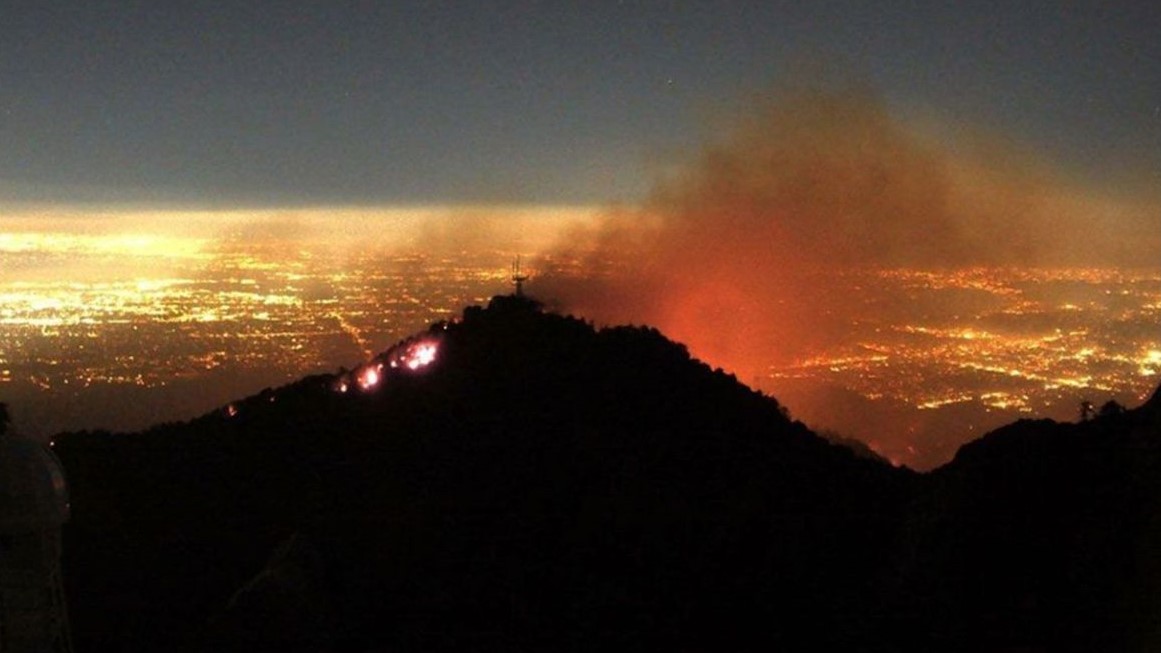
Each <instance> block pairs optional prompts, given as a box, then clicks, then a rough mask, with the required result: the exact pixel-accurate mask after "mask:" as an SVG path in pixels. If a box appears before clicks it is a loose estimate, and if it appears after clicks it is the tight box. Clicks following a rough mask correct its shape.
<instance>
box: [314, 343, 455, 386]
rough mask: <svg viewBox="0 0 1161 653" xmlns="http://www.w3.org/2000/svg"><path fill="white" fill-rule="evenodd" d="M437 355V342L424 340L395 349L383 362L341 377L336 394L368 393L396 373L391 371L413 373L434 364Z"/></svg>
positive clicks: (372, 363)
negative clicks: (355, 390)
mask: <svg viewBox="0 0 1161 653" xmlns="http://www.w3.org/2000/svg"><path fill="white" fill-rule="evenodd" d="M438 353H439V341H438V340H434V339H431V338H424V339H422V340H417V341H414V342H410V343H407V344H406V345H404V346H402V347H397V348H395V349H394V350H392V351H390V352H388V353H387V356H386V358H385V360H380V361H374V362H371V363H367V364H366V365H363V366H362V367H360V368H359V369H357V370H354V371H353V372H351V373H350V374H347V375H344V376H343V377H341V378H340V379H339V380H338V381H337V382H336V384H335V390H336V391H338V392H348V391H349V390H351V389H352V388H358V389H359V390H361V391H363V392H368V391H370V390H371V389H373V388H375V387H376V386H378V385H380V384H381V383H382V382H383V381H384V379H386V378H387V376H388V375H389V374H393V373H397V372H391V370H398V371H407V372H415V371H418V370H420V369H422V368H424V367H427V366H428V365H431V364H432V363H433V362H435V358H436V355H437V354H438Z"/></svg>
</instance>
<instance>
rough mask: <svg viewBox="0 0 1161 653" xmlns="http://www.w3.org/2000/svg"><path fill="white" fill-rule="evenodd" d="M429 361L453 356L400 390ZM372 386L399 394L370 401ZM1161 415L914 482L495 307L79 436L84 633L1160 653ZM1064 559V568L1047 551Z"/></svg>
mask: <svg viewBox="0 0 1161 653" xmlns="http://www.w3.org/2000/svg"><path fill="white" fill-rule="evenodd" d="M420 342H438V345H437V346H438V353H437V354H436V356H435V359H434V361H432V362H431V363H430V364H429V365H427V366H426V367H419V366H417V368H416V369H415V370H410V369H407V366H406V365H403V366H401V367H396V368H392V367H391V363H392V362H393V361H394V362H396V364H397V365H398V363H399V361H400V360H401V359H400V358H399V357H400V356H402V355H404V354H406V352H408V351H409V349H408V348H409V347H412V346H414V345H416V344H417V343H420ZM371 365H377V366H382V372H383V374H384V378H382V379H379V380H378V383H376V384H375V385H373V386H370V387H368V388H366V389H364V388H362V387H360V386H359V385H358V374H359V373H360V372H365V371H366V369H367V367H368V366H371ZM344 386H345V389H346V391H345V392H344V391H342V390H343V388H344ZM1157 396H1158V395H1156V394H1155V395H1154V397H1153V399H1151V400H1150V401H1149V402H1146V404H1145V405H1143V406H1142V407H1140V408H1138V409H1133V410H1128V411H1124V412H1123V413H1121V414H1117V415H1107V416H1100V417H1097V418H1096V419H1094V420H1092V421H1090V422H1085V423H1082V424H1075V425H1073V424H1056V423H1053V422H1048V421H1043V420H1042V421H1036V422H1033V421H1024V422H1018V423H1016V424H1013V425H1010V426H1008V427H1004V428H1002V429H999V430H997V431H995V432H993V433H991V434H989V435H987V436H985V437H984V438H982V439H981V440H978V441H976V442H975V443H972V444H970V445H967V446H965V447H964V448H962V449H961V451H960V453H959V454H957V456H956V458H955V459H954V460H953V461H952V462H951V463H949V464H948V465H946V466H944V467H942V468H939V469H937V470H935V471H933V472H930V473H928V474H924V475H920V474H916V473H914V472H911V471H910V470H906V469H897V468H893V467H891V466H890V465H888V464H885V463H883V462H882V461H879V460H874V459H871V458H868V457H865V456H862V457H860V456H857V455H855V454H854V453H853V452H851V451H850V450H848V449H846V448H844V447H841V446H837V445H834V444H831V443H829V442H827V441H826V440H824V439H823V438H820V437H818V436H817V435H815V434H814V433H812V432H811V431H810V430H809V429H808V428H807V427H806V426H805V425H803V424H801V423H799V422H795V421H793V420H792V419H790V417H789V416H788V413H787V411H786V410H785V409H784V408H783V407H782V406H781V405H780V404H779V403H778V402H777V400H775V399H773V398H772V397H768V396H764V395H762V394H760V393H757V392H754V391H752V390H750V389H749V388H746V387H745V386H743V385H742V384H740V383H738V382H737V380H736V379H735V378H733V377H732V376H730V375H728V374H726V373H724V372H722V371H721V370H713V369H711V368H710V367H709V366H707V365H705V364H704V363H701V362H699V361H696V360H695V359H693V358H691V357H690V355H689V353H688V351H687V350H686V349H685V348H684V347H683V346H682V345H680V344H677V343H674V342H672V341H669V340H668V339H666V338H665V337H664V336H662V335H661V334H660V333H659V332H657V331H656V330H655V329H651V328H647V327H611V328H604V329H599V330H598V329H596V328H594V327H593V326H592V325H591V324H588V323H586V322H584V321H582V320H579V319H577V318H573V317H567V316H562V315H557V314H553V313H548V312H544V311H542V310H540V307H539V305H537V304H536V303H535V302H534V301H532V300H529V299H527V298H523V297H515V296H500V297H496V298H494V299H493V300H492V301H491V302H490V304H489V305H488V306H487V307H469V308H468V309H465V311H464V313H463V317H462V319H460V320H457V321H454V322H447V323H437V324H435V325H432V327H431V328H430V329H429V330H428V331H427V332H426V333H423V334H417V336H415V337H414V338H411V339H408V340H405V341H402V342H400V343H398V344H397V345H396V346H395V347H392V348H390V349H388V350H387V351H385V352H383V353H382V354H381V355H379V356H377V357H376V358H375V359H373V360H372V361H370V362H368V363H366V364H364V365H363V366H361V367H360V368H358V369H356V370H352V371H347V370H341V371H340V372H339V373H337V374H326V375H316V376H311V377H306V378H304V379H302V380H300V381H297V382H295V383H292V384H288V385H286V386H283V387H281V388H278V389H268V390H265V391H263V392H261V393H258V394H256V395H254V396H251V397H249V398H246V399H243V400H240V401H237V402H234V403H233V404H231V405H229V406H227V407H223V409H221V410H218V411H214V412H212V413H209V414H206V415H204V416H202V417H199V418H196V419H194V420H191V421H189V422H186V423H174V424H166V425H159V426H156V427H154V428H152V429H149V430H147V431H145V432H142V433H137V434H113V433H90V432H81V433H73V434H64V435H61V436H58V438H57V445H56V449H57V452H58V455H59V456H60V457H61V459H62V461H63V463H64V465H65V468H66V471H67V473H68V474H69V479H70V483H71V484H72V491H73V497H74V520H73V522H72V523H70V524H69V525H68V526H66V530H65V581H66V583H67V590H68V596H69V600H70V603H71V605H70V607H71V609H72V615H73V623H74V630H75V637H76V640H77V642H78V648H82V647H83V648H86V649H92V650H98V649H99V650H142V649H151V650H166V649H171V650H172V649H180V650H229V649H237V650H433V649H440V650H451V649H460V650H462V649H464V648H473V649H508V650H511V649H531V648H536V649H555V650H560V649H569V650H591V649H593V648H597V647H609V646H616V647H629V646H633V647H638V648H639V647H647V648H661V647H667V648H682V649H689V650H701V649H704V650H745V649H749V648H752V647H755V646H757V645H760V646H763V647H767V648H768V647H771V646H774V647H777V646H791V647H794V648H799V649H801V648H810V649H815V648H833V647H842V648H848V649H850V648H854V649H859V650H901V649H910V648H914V649H919V648H927V649H930V648H931V647H932V646H935V647H936V648H942V649H943V650H978V649H979V648H981V647H985V648H997V647H998V648H1003V647H1015V646H1032V647H1033V648H1035V647H1041V648H1045V649H1046V650H1083V648H1082V647H1080V645H1081V644H1088V645H1091V644H1093V643H1094V642H1096V643H1110V642H1112V643H1115V644H1119V645H1121V649H1122V650H1144V649H1134V648H1132V647H1135V646H1140V645H1145V644H1149V643H1152V641H1154V640H1151V639H1150V638H1152V637H1154V636H1156V635H1157V633H1156V632H1155V631H1154V630H1151V624H1152V622H1151V621H1150V620H1149V619H1148V618H1147V617H1148V615H1149V614H1150V613H1149V610H1151V609H1152V608H1155V607H1161V606H1158V604H1157V602H1156V601H1155V600H1154V599H1151V598H1149V597H1150V596H1156V595H1157V592H1155V591H1153V590H1157V589H1161V568H1159V566H1158V565H1156V563H1152V562H1150V561H1149V560H1148V559H1147V557H1146V555H1145V554H1146V552H1147V551H1148V550H1149V547H1151V546H1152V545H1154V544H1157V545H1159V546H1161V537H1158V532H1157V531H1158V527H1157V525H1156V524H1154V521H1155V520H1154V521H1151V519H1152V518H1151V517H1150V515H1151V514H1153V513H1151V512H1150V510H1151V509H1152V507H1153V506H1154V505H1155V504H1158V503H1161V501H1158V497H1161V492H1159V491H1158V490H1159V488H1158V485H1157V481H1155V480H1154V478H1156V477H1157V476H1155V475H1151V473H1152V472H1153V471H1154V470H1156V466H1157V463H1158V458H1159V456H1158V453H1157V450H1158V441H1159V440H1161V437H1159V436H1158V433H1159V430H1161V428H1159V425H1161V410H1158V405H1157V404H1158V400H1157ZM1093 461H1096V462H1093ZM1029 469H1031V470H1033V472H1034V473H1033V472H1029ZM1125 470H1129V473H1122V472H1124V471H1125ZM1029 487H1034V488H1038V489H1037V490H1036V491H1030V490H1029ZM1070 487H1071V488H1072V489H1071V490H1070V489H1068V488H1070ZM1090 490H1091V491H1090ZM1070 506H1071V507H1076V508H1077V509H1078V510H1079V511H1080V512H1079V513H1077V514H1078V515H1080V516H1078V517H1075V518H1074V519H1072V520H1071V521H1070V520H1069V519H1068V517H1069V515H1070V514H1071V513H1070V512H1069V511H1068V510H1067V508H1068V507H1070ZM1110 506H1114V507H1115V506H1121V508H1120V509H1118V510H1114V509H1112V508H1110ZM1158 507H1161V506H1158ZM1082 517H1083V519H1082ZM1070 529H1071V530H1070ZM1110 532H1112V533H1120V535H1116V536H1113V535H1108V534H1109V533H1110ZM1062 534H1065V535H1068V534H1071V535H1068V537H1071V538H1072V539H1068V538H1065V537H1064V535H1062ZM1053 536H1057V537H1062V538H1064V539H1065V541H1064V543H1063V544H1062V545H1060V546H1059V547H1057V549H1054V551H1055V553H1053V552H1052V551H1053V550H1049V551H1040V550H1039V549H1037V547H1036V546H1034V544H1035V543H1039V542H1042V541H1043V540H1044V539H1045V538H1048V537H1053ZM1005 537H1006V538H1007V539H1005ZM1116 547H1121V548H1128V549H1131V550H1132V551H1133V552H1134V554H1133V557H1132V560H1134V561H1136V562H1139V563H1140V564H1141V565H1142V566H1143V569H1144V571H1143V572H1142V573H1140V574H1137V575H1136V576H1134V575H1133V574H1128V573H1126V572H1125V570H1124V569H1122V568H1121V567H1118V566H1117V565H1118V564H1119V563H1118V561H1123V560H1125V559H1126V558H1125V556H1123V555H1122V556H1117V555H1114V550H1115V549H1116ZM1149 565H1153V566H1149ZM1061 578H1064V579H1066V580H1065V581H1062V580H1061ZM1066 581H1067V582H1066ZM1054 592H1055V594H1053V593H1054ZM1150 592H1152V593H1151V594H1150ZM1052 596H1055V597H1056V598H1051V597H1052ZM1013 597H1015V598H1013ZM1102 602H1106V603H1102ZM1107 602H1111V603H1107ZM1113 604H1115V605H1116V606H1119V607H1120V609H1118V610H1116V611H1115V614H1114V613H1113V612H1111V608H1108V605H1113ZM1102 605H1103V606H1105V607H1103V608H1102ZM1055 616H1063V617H1065V618H1067V619H1069V626H1068V627H1063V628H1061V627H1057V628H1050V627H1049V626H1048V624H1050V623H1052V621H1053V617H1055ZM1106 650H1112V649H1106Z"/></svg>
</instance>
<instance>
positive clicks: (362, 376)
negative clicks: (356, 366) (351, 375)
mask: <svg viewBox="0 0 1161 653" xmlns="http://www.w3.org/2000/svg"><path fill="white" fill-rule="evenodd" d="M382 378H383V364H382V363H376V364H374V365H368V366H366V367H364V368H363V369H361V370H359V375H358V377H357V378H356V379H355V382H356V383H357V384H358V385H359V389H360V390H370V389H371V388H374V387H375V386H377V385H379V381H380V380H381V379H382Z"/></svg>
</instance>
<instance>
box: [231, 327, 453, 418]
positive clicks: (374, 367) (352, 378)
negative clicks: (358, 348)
mask: <svg viewBox="0 0 1161 653" xmlns="http://www.w3.org/2000/svg"><path fill="white" fill-rule="evenodd" d="M438 353H439V340H438V339H435V338H431V337H426V338H422V339H419V340H414V341H411V342H408V343H405V344H403V345H400V346H397V347H395V348H393V349H392V350H390V351H388V352H387V354H385V355H384V356H382V357H380V360H374V361H370V362H368V363H366V364H364V365H362V366H360V367H359V368H357V369H355V370H352V371H350V372H348V373H346V374H343V375H341V376H340V377H339V378H338V379H336V380H335V383H334V385H333V386H332V389H333V390H334V391H335V392H339V393H347V392H350V391H351V390H352V389H357V390H359V391H361V392H370V391H372V390H374V389H375V388H376V387H378V386H379V385H381V384H382V383H383V382H384V381H385V380H386V379H387V378H388V376H393V375H395V374H408V373H413V372H418V371H419V370H421V369H423V368H425V367H427V366H428V365H431V364H432V363H434V362H435V359H436V356H437V354H438ZM274 399H275V398H274V396H271V397H270V401H274ZM222 410H223V412H224V414H225V416H226V417H236V416H237V415H238V413H239V412H240V407H239V406H238V405H237V404H229V405H228V406H226V407H225V408H223V409H222Z"/></svg>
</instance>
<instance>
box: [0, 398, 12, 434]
mask: <svg viewBox="0 0 1161 653" xmlns="http://www.w3.org/2000/svg"><path fill="white" fill-rule="evenodd" d="M11 421H12V420H11V418H10V417H9V415H8V404H6V403H3V402H0V435H4V434H5V433H7V432H8V424H9V423H10V422H11Z"/></svg>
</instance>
